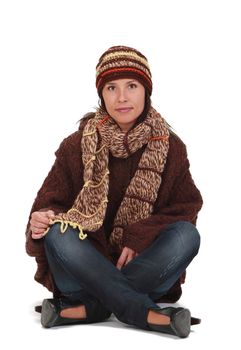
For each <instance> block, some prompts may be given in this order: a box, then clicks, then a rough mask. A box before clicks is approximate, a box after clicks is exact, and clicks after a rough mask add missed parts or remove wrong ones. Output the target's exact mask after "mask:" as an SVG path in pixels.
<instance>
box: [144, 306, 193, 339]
mask: <svg viewBox="0 0 241 350" xmlns="http://www.w3.org/2000/svg"><path fill="white" fill-rule="evenodd" d="M155 311H156V310H155ZM157 312H158V313H159V314H162V315H166V316H169V317H170V324H169V325H157V324H151V323H148V326H149V328H150V330H153V331H156V332H161V333H167V334H171V335H176V336H178V337H180V338H186V337H188V335H189V333H190V328H191V313H190V311H189V310H188V309H184V308H182V307H178V308H174V307H166V308H163V309H161V310H160V311H157Z"/></svg>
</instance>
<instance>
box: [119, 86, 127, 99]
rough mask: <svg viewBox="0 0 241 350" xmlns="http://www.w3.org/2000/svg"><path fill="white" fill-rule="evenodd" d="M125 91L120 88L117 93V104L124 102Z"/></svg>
mask: <svg viewBox="0 0 241 350" xmlns="http://www.w3.org/2000/svg"><path fill="white" fill-rule="evenodd" d="M126 101H127V97H126V90H125V89H124V88H120V89H119V91H118V102H126Z"/></svg>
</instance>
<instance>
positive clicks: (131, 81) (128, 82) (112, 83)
mask: <svg viewBox="0 0 241 350" xmlns="http://www.w3.org/2000/svg"><path fill="white" fill-rule="evenodd" d="M130 83H137V80H128V81H127V82H126V84H130ZM106 85H116V83H114V82H112V81H109V82H108V83H106Z"/></svg>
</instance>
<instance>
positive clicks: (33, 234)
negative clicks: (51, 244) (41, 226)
mask: <svg viewBox="0 0 241 350" xmlns="http://www.w3.org/2000/svg"><path fill="white" fill-rule="evenodd" d="M31 236H32V238H33V239H40V238H43V237H44V236H45V233H41V234H39V233H38V234H36V233H33V232H32V235H31Z"/></svg>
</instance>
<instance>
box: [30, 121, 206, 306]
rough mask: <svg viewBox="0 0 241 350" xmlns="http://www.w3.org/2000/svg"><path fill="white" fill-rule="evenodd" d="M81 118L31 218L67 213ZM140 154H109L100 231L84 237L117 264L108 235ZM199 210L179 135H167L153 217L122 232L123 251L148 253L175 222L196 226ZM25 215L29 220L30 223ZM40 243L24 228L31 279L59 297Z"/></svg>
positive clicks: (77, 184)
mask: <svg viewBox="0 0 241 350" xmlns="http://www.w3.org/2000/svg"><path fill="white" fill-rule="evenodd" d="M88 118H90V116H89V117H86V118H83V119H82V120H81V123H80V127H79V130H78V131H77V132H75V133H73V134H71V135H70V136H69V137H67V138H66V139H64V140H63V141H62V143H61V144H60V147H59V149H58V150H57V152H56V160H55V162H54V164H53V166H52V168H51V170H50V172H49V174H48V176H47V177H46V179H45V181H44V182H43V185H42V186H41V188H40V190H39V191H38V194H37V197H36V199H35V201H34V203H33V206H32V209H31V212H30V216H31V213H32V212H34V211H38V210H48V209H51V210H53V211H54V212H55V213H56V214H57V213H59V212H66V211H68V210H69V209H70V208H71V207H72V205H73V202H74V200H75V198H76V196H77V195H78V193H79V192H80V189H81V188H82V186H83V164H82V157H81V147H80V144H81V137H82V132H83V128H84V125H85V123H86V122H87V120H88ZM144 149H145V146H143V147H142V148H141V149H139V150H138V151H137V152H135V153H134V154H132V155H131V156H129V157H128V158H125V159H124V158H116V157H113V156H112V155H111V154H110V159H109V171H110V175H109V194H108V206H107V211H106V215H105V219H104V223H103V225H102V227H101V228H100V229H99V230H98V231H95V232H87V234H88V239H89V240H90V241H91V242H92V244H93V245H94V246H95V247H96V248H97V249H98V250H99V251H100V252H101V253H102V254H103V255H104V256H106V258H108V259H109V260H110V261H112V262H113V263H114V264H116V262H117V260H118V254H115V252H113V251H112V249H110V244H109V235H110V233H111V231H112V225H113V222H114V218H115V215H116V213H117V210H118V208H119V206H120V203H121V201H122V199H123V196H124V194H125V191H126V189H127V187H128V184H129V183H130V180H131V179H132V177H133V175H134V173H135V171H136V169H137V166H138V162H139V159H140V157H141V155H142V153H143V151H144ZM201 207H202V197H201V194H200V192H199V190H198V189H197V187H196V186H195V184H194V181H193V179H192V176H191V174H190V171H189V161H188V158H187V152H186V147H185V145H184V143H183V142H182V141H181V140H180V138H179V137H178V136H176V135H175V134H174V133H171V134H170V139H169V151H168V156H167V162H166V165H165V169H164V172H163V174H162V183H161V186H160V189H159V192H158V197H157V200H156V202H155V205H154V212H153V214H152V215H151V216H150V217H148V218H147V219H143V220H140V221H139V222H136V223H134V224H131V225H129V226H128V227H126V228H125V230H124V234H123V243H124V246H126V247H129V248H131V249H133V250H134V251H136V252H138V253H140V252H142V251H143V250H144V249H145V248H147V247H148V246H149V245H150V244H151V243H152V242H153V241H154V240H155V238H156V237H157V236H158V235H159V234H162V231H163V229H164V228H165V227H166V226H167V225H168V224H171V223H173V222H176V221H180V220H184V221H189V222H191V223H193V224H196V220H197V215H198V212H199V210H200V209H201ZM30 216H29V219H30ZM43 240H44V238H42V239H40V240H33V239H32V238H31V232H30V230H29V222H28V224H27V229H26V251H27V253H28V254H29V255H30V256H33V257H35V259H36V262H37V272H36V274H35V280H36V281H38V282H39V283H41V284H43V285H44V286H45V287H47V288H48V289H49V290H50V291H52V292H53V293H54V294H55V295H58V294H59V292H58V290H57V287H56V286H55V284H54V281H53V278H52V275H51V272H50V269H49V266H48V263H47V260H46V256H45V252H44V244H43V243H44V242H43ZM183 282H184V275H183V276H182V277H181V278H180V279H179V280H178V281H177V282H176V283H175V285H174V286H173V288H171V290H170V291H169V293H167V295H166V296H163V297H162V299H160V300H159V301H176V300H177V299H179V297H180V295H181V283H183Z"/></svg>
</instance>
